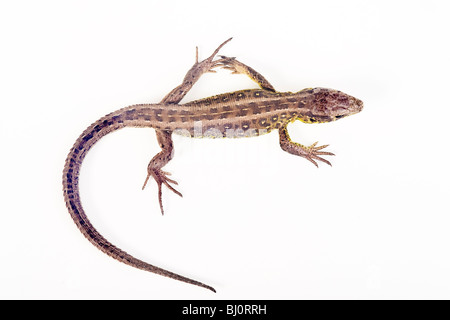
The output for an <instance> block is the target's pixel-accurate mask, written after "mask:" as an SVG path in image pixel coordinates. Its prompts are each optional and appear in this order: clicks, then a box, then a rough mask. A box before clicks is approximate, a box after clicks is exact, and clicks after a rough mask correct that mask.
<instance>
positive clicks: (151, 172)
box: [142, 169, 183, 214]
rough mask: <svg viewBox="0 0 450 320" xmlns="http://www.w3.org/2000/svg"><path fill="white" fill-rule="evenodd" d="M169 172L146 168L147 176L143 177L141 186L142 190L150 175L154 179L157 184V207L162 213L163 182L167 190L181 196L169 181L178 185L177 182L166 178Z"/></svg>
mask: <svg viewBox="0 0 450 320" xmlns="http://www.w3.org/2000/svg"><path fill="white" fill-rule="evenodd" d="M169 175H170V173H169V172H165V171H162V170H161V169H148V174H147V178H146V179H145V182H144V185H143V186H142V190H144V188H145V186H146V185H147V182H148V180H149V179H150V177H153V179H155V181H156V183H157V184H158V200H159V207H160V208H161V213H162V214H164V209H163V205H162V189H161V186H162V185H163V184H164V185H165V186H166V187H167V188H169V190H171V191H172V192H174V193H175V194H177V195H179V196H180V197H182V196H183V195H182V194H181V193H180V192H179V191H178V190H176V189H175V188H174V187H172V186H171V185H170V183H172V184H175V185H178V182H176V181H175V180H173V179H170V178H168V177H167V176H169Z"/></svg>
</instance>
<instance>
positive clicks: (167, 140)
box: [142, 130, 183, 214]
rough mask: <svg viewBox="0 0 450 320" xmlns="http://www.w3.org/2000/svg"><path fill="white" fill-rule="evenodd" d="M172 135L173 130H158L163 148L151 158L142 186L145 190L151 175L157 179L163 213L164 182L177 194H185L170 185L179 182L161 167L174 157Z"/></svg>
mask: <svg viewBox="0 0 450 320" xmlns="http://www.w3.org/2000/svg"><path fill="white" fill-rule="evenodd" d="M171 136H172V132H169V131H162V130H156V137H157V138H158V143H159V146H160V147H161V149H162V150H161V152H159V153H158V154H157V155H155V156H154V157H153V158H152V160H150V163H149V164H148V167H147V177H146V179H145V182H144V185H143V186H142V190H144V188H145V186H146V185H147V182H148V180H149V179H150V177H152V178H153V179H155V181H156V183H157V185H158V200H159V207H160V208H161V213H162V214H164V208H163V205H162V185H163V184H164V185H165V186H166V187H167V188H169V190H171V191H172V192H174V193H175V194H177V195H179V196H180V197H182V196H183V195H182V194H181V193H180V192H179V191H178V190H176V189H175V188H174V187H172V186H171V185H170V184H171V183H172V184H175V185H178V182H176V181H175V180H173V179H170V178H168V177H167V176H169V175H170V173H169V172H166V171H163V170H161V168H162V167H164V166H165V165H166V164H167V163H168V162H169V161H170V160H171V159H172V156H173V142H172V137H171Z"/></svg>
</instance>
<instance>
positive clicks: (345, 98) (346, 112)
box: [298, 88, 363, 123]
mask: <svg viewBox="0 0 450 320" xmlns="http://www.w3.org/2000/svg"><path fill="white" fill-rule="evenodd" d="M305 92H306V93H307V94H308V95H307V96H306V97H307V98H306V101H302V103H300V105H299V107H300V108H301V109H302V111H301V112H300V116H299V117H298V119H299V120H301V121H303V122H307V123H320V122H330V121H335V120H338V119H341V118H344V117H347V116H350V115H352V114H355V113H358V112H360V111H361V110H362V109H363V102H362V101H361V100H359V99H357V98H355V97H352V96H350V95H348V94H345V93H343V92H341V91H338V90H333V89H326V88H314V89H305V90H303V91H301V93H305Z"/></svg>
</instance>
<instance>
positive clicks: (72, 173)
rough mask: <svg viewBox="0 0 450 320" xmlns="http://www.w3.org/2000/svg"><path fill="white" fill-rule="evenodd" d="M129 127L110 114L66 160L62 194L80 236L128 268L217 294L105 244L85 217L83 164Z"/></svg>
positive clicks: (87, 131)
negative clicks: (94, 149) (80, 179)
mask: <svg viewBox="0 0 450 320" xmlns="http://www.w3.org/2000/svg"><path fill="white" fill-rule="evenodd" d="M125 126H127V124H126V121H125V122H124V121H120V119H119V120H118V119H117V117H116V116H114V113H111V114H109V115H107V116H105V117H103V118H101V119H100V120H98V121H96V122H95V123H93V124H92V125H91V126H90V127H88V128H87V129H86V130H85V131H84V132H83V133H82V134H81V136H80V137H79V138H78V140H77V141H76V142H75V144H74V146H73V147H72V149H71V150H70V152H69V155H68V156H67V159H66V163H65V166H64V172H63V191H64V199H65V201H66V206H67V209H68V210H69V213H70V216H71V217H72V219H73V221H74V222H75V224H76V225H77V227H78V228H79V229H80V231H81V233H82V234H83V235H84V236H85V237H86V238H87V239H88V240H89V241H90V242H91V243H92V244H93V245H94V246H96V247H97V248H98V249H100V250H101V251H103V252H104V253H106V254H107V255H109V256H111V257H113V258H114V259H117V260H119V261H121V262H123V263H125V264H127V265H129V266H132V267H135V268H139V269H142V270H145V271H149V272H153V273H156V274H159V275H162V276H165V277H169V278H172V279H175V280H179V281H183V282H186V283H189V284H193V285H196V286H200V287H203V288H206V289H209V290H211V291H213V292H216V290H214V288H212V287H210V286H208V285H205V284H203V283H201V282H199V281H195V280H192V279H189V278H186V277H183V276H181V275H178V274H176V273H173V272H170V271H167V270H164V269H162V268H159V267H156V266H153V265H151V264H148V263H146V262H144V261H141V260H139V259H136V258H135V257H133V256H131V255H130V254H128V253H126V252H125V251H123V250H121V249H119V248H117V247H116V246H114V245H113V244H112V243H110V242H109V241H108V240H106V239H105V238H104V237H103V236H102V235H101V234H100V233H99V232H98V231H97V230H96V229H95V228H94V227H93V226H92V224H91V222H90V221H89V219H88V217H87V216H86V214H85V213H84V210H83V207H82V205H81V201H80V194H79V187H78V177H79V174H80V168H81V164H82V162H83V159H84V157H85V155H86V153H87V152H88V151H89V149H90V148H91V147H92V146H93V145H94V144H95V143H96V142H97V141H98V140H99V139H100V138H102V137H103V136H105V135H106V134H108V133H109V132H112V131H115V130H118V129H120V128H123V127H125Z"/></svg>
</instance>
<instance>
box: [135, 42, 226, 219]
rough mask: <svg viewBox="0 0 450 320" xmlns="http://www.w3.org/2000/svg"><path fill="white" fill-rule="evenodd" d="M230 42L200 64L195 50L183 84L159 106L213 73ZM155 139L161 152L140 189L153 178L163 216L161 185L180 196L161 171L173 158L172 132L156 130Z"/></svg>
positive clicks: (179, 97) (179, 95) (148, 169)
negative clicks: (220, 54)
mask: <svg viewBox="0 0 450 320" xmlns="http://www.w3.org/2000/svg"><path fill="white" fill-rule="evenodd" d="M230 40H231V38H230V39H228V40H226V41H225V42H223V43H222V44H221V45H220V46H219V47H218V48H217V49H216V50H215V51H214V52H213V54H212V55H211V56H210V57H209V58H207V59H205V60H203V61H201V62H198V49H197V50H196V61H195V64H194V65H193V66H192V68H191V69H190V70H189V71H188V72H187V74H186V76H185V77H184V80H183V82H182V83H181V84H180V85H179V86H178V87H176V88H174V89H173V90H172V91H171V92H169V94H167V95H166V96H165V97H164V99H162V101H161V102H160V103H161V104H177V103H179V102H180V101H181V99H183V98H184V96H185V95H186V94H187V93H188V92H189V90H190V89H191V88H192V86H193V85H194V84H195V83H196V82H197V80H198V79H199V78H200V77H201V76H202V75H203V74H205V73H206V72H213V70H212V69H213V68H215V67H217V66H219V63H220V62H222V59H219V60H214V57H215V56H216V55H217V53H218V52H219V50H220V49H221V48H222V47H223V46H224V45H225V44H226V43H227V42H228V41H230ZM156 137H157V139H158V143H159V146H160V147H161V149H162V150H161V152H159V153H158V154H157V155H155V156H154V157H153V158H152V160H150V163H149V164H148V167H147V177H146V179H145V182H144V186H143V187H142V189H144V188H145V186H146V185H147V182H148V180H149V179H150V177H153V179H155V181H156V183H157V184H158V200H159V207H160V208H161V213H162V214H164V209H163V205H162V190H161V187H162V185H163V184H164V185H166V186H167V187H168V188H169V189H170V190H172V191H173V192H174V193H176V194H177V195H179V196H180V197H182V194H181V193H180V192H179V191H177V190H175V189H174V188H173V187H172V186H171V185H170V183H172V184H176V185H177V184H178V183H177V182H176V181H175V180H172V179H170V178H168V177H167V176H168V175H170V173H168V172H165V171H163V170H162V167H164V166H165V165H166V164H167V163H168V162H169V161H170V160H171V159H172V158H173V154H174V149H173V141H172V131H166V130H156Z"/></svg>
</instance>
